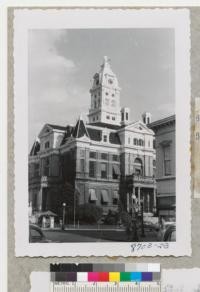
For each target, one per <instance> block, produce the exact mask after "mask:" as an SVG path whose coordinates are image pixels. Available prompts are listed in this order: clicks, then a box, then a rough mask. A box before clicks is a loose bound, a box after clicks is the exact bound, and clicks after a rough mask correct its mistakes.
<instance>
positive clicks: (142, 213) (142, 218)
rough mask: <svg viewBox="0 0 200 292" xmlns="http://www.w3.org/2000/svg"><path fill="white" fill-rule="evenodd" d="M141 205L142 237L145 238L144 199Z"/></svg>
mask: <svg viewBox="0 0 200 292" xmlns="http://www.w3.org/2000/svg"><path fill="white" fill-rule="evenodd" d="M140 205H141V221H142V222H141V231H142V233H141V237H145V233H144V199H142V200H141V201H140Z"/></svg>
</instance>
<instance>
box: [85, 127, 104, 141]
mask: <svg viewBox="0 0 200 292" xmlns="http://www.w3.org/2000/svg"><path fill="white" fill-rule="evenodd" d="M87 130H88V133H89V137H90V139H91V140H94V141H97V142H100V141H101V139H102V131H101V130H97V129H93V128H88V127H87Z"/></svg>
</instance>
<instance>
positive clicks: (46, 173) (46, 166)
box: [44, 157, 50, 176]
mask: <svg viewBox="0 0 200 292" xmlns="http://www.w3.org/2000/svg"><path fill="white" fill-rule="evenodd" d="M49 174H50V161H49V158H48V157H46V158H45V159H44V176H49Z"/></svg>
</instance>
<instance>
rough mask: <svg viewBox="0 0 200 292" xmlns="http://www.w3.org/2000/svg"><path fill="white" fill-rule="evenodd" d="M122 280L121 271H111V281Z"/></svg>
mask: <svg viewBox="0 0 200 292" xmlns="http://www.w3.org/2000/svg"><path fill="white" fill-rule="evenodd" d="M119 281H120V273H118V272H111V273H109V282H119Z"/></svg>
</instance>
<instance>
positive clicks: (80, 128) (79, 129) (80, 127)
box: [72, 116, 89, 138]
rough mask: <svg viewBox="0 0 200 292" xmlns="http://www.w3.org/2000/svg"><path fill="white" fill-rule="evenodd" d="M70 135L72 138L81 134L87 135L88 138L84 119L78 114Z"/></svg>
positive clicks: (81, 135) (79, 136)
mask: <svg viewBox="0 0 200 292" xmlns="http://www.w3.org/2000/svg"><path fill="white" fill-rule="evenodd" d="M72 136H73V137H74V138H81V137H83V136H87V137H88V138H89V134H88V131H87V129H86V127H85V124H84V121H83V119H82V117H81V116H80V118H79V120H78V121H77V123H76V126H75V128H74V130H73V132H72Z"/></svg>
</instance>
